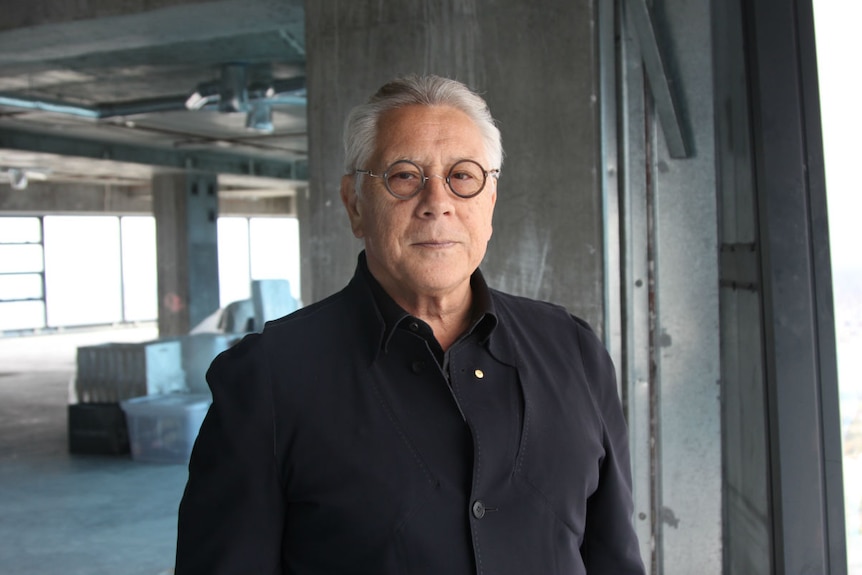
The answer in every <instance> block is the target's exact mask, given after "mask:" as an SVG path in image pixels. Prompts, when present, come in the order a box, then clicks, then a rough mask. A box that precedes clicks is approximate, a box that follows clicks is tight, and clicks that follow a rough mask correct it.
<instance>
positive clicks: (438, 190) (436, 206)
mask: <svg viewBox="0 0 862 575" xmlns="http://www.w3.org/2000/svg"><path fill="white" fill-rule="evenodd" d="M453 195H454V194H452V192H451V191H450V190H449V185H448V184H447V183H446V176H439V175H436V174H432V175H430V176H426V179H425V186H424V187H423V189H422V191H421V192H420V194H419V197H420V200H419V203H420V205H421V206H422V210H423V212H424V213H446V212H448V211H449V209H450V208H451V202H452V197H453Z"/></svg>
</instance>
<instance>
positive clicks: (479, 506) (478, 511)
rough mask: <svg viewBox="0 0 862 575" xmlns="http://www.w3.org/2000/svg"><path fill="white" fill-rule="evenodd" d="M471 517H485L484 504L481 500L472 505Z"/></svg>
mask: <svg viewBox="0 0 862 575" xmlns="http://www.w3.org/2000/svg"><path fill="white" fill-rule="evenodd" d="M473 517H475V518H476V519H482V518H483V517H485V504H484V503H482V501H481V500H476V501H475V502H474V503H473Z"/></svg>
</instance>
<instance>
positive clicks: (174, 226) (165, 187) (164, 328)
mask: <svg viewBox="0 0 862 575" xmlns="http://www.w3.org/2000/svg"><path fill="white" fill-rule="evenodd" d="M217 189H218V183H217V180H216V176H215V174H204V173H193V172H181V173H159V174H156V175H155V176H153V213H154V214H155V217H156V244H157V246H156V251H157V256H158V265H157V268H158V294H159V335H160V336H161V337H166V336H176V335H184V334H187V333H188V332H189V330H190V329H191V328H192V327H194V326H195V325H197V324H198V323H200V322H201V321H203V320H204V319H205V318H206V317H207V316H208V315H210V314H211V313H213V312H214V311H216V310H217V309H218V307H219V287H218V285H219V276H218V235H217V228H216V221H217V218H218V194H217Z"/></svg>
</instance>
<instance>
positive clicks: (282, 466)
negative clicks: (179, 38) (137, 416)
mask: <svg viewBox="0 0 862 575" xmlns="http://www.w3.org/2000/svg"><path fill="white" fill-rule="evenodd" d="M345 147H346V164H347V166H346V167H347V170H346V172H347V173H346V175H345V176H344V178H343V180H342V184H341V198H342V200H343V202H344V206H345V208H346V210H347V215H348V217H349V219H350V224H351V227H352V229H353V233H354V234H355V235H356V237H358V238H361V239H362V240H363V241H364V244H365V250H364V251H363V253H361V254H360V255H359V260H358V264H357V267H356V272H355V275H354V277H353V279H352V280H351V281H350V283H349V284H348V285H347V287H345V288H344V289H343V290H342V291H341V292H339V293H337V294H335V295H333V296H331V297H329V298H327V299H325V300H323V301H321V302H319V303H316V304H314V305H310V306H308V307H306V308H304V309H301V310H299V311H297V312H295V313H293V314H291V315H289V316H287V317H285V318H282V319H280V320H277V321H274V322H270V323H269V324H267V326H266V327H265V329H264V330H263V332H262V333H261V334H255V335H250V336H248V337H246V338H245V339H244V340H243V341H242V342H241V343H240V344H238V345H237V346H235V347H234V348H232V349H230V350H228V351H227V352H225V353H223V354H222V355H220V356H219V357H218V358H216V360H215V361H214V362H213V365H212V367H211V368H210V370H209V373H208V374H207V378H208V380H209V385H210V387H211V389H212V394H213V404H212V407H211V408H210V411H209V413H208V415H207V417H206V420H205V421H204V423H203V426H202V427H201V430H200V434H199V436H198V439H197V443H196V445H195V448H194V453H193V455H192V459H191V463H190V465H189V480H188V485H187V487H186V491H185V494H184V496H183V500H182V503H181V506H180V515H179V537H178V547H177V564H176V574H177V575H193V574H194V575H204V574H240V573H243V574H244V573H254V574H260V575H263V574H267V575H269V574H281V573H284V574H288V573H289V574H296V575H333V574H369V575H372V574H373V575H388V574H392V575H396V574H397V575H417V574H429V575H432V574H433V575H461V574H465V575H466V574H473V573H486V574H489V575H506V574H512V575H552V574H560V575H563V574H565V575H575V574H583V573H587V574H590V575H596V574H607V575H626V574H636V573H637V574H640V573H643V567H642V564H641V560H640V557H639V551H638V545H637V540H636V538H635V535H634V531H633V528H632V525H631V514H632V502H631V489H630V471H629V452H628V446H627V440H626V426H625V422H624V420H623V415H622V410H621V408H620V403H619V398H618V396H617V392H616V385H615V380H614V370H613V366H612V365H611V362H610V360H609V358H608V355H607V353H606V352H605V350H604V348H603V347H602V345H601V343H600V342H599V341H598V339H597V338H596V337H595V336H594V335H593V333H592V331H590V329H589V327H588V326H587V325H586V324H585V323H584V322H583V321H581V320H579V319H578V318H575V317H573V316H571V315H569V314H568V313H567V312H566V311H564V310H563V309H562V308H560V307H558V306H555V305H551V304H548V303H542V302H536V301H531V300H528V299H524V298H520V297H515V296H511V295H506V294H503V293H500V292H497V291H494V290H492V289H489V288H488V286H487V285H486V283H485V280H484V279H483V277H482V274H481V272H480V271H479V270H478V266H479V263H480V262H481V261H482V258H483V256H484V254H485V250H486V247H487V244H488V240H489V239H490V238H491V218H492V214H493V212H494V205H495V203H496V201H497V179H498V177H499V174H500V166H501V162H502V147H501V144H500V133H499V131H498V130H497V128H496V126H495V124H494V121H493V119H492V118H491V115H490V112H489V111H488V109H487V106H486V104H485V102H484V101H483V100H482V99H481V98H480V97H479V96H477V95H476V94H475V93H473V92H471V91H470V90H469V89H468V88H466V87H465V86H464V85H463V84H460V83H458V82H455V81H452V80H448V79H445V78H440V77H436V76H425V77H416V76H411V77H406V78H401V79H398V80H395V81H393V82H390V83H389V84H387V85H385V86H383V87H382V88H381V89H380V90H379V91H378V92H377V94H375V95H374V96H373V97H372V98H371V100H370V101H369V102H368V103H366V104H364V105H361V106H358V107H357V108H356V109H354V110H353V112H352V113H351V114H350V117H349V118H348V121H347V125H346V129H345Z"/></svg>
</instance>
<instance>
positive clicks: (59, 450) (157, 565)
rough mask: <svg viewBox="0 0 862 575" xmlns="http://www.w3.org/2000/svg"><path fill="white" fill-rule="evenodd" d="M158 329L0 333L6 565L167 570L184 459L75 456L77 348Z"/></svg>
mask: <svg viewBox="0 0 862 575" xmlns="http://www.w3.org/2000/svg"><path fill="white" fill-rule="evenodd" d="M153 337H155V332H154V329H153V328H152V327H145V328H143V329H136V330H129V329H124V330H119V331H111V332H94V331H86V332H81V333H78V334H74V333H73V334H70V333H65V334H58V335H48V336H27V337H21V338H0V566H2V567H0V571H2V572H3V573H10V574H12V573H14V574H15V575H51V574H62V575H167V574H170V573H172V572H173V563H174V551H175V543H176V512H177V506H178V505H179V501H180V497H181V496H182V490H183V487H184V486H185V481H186V477H187V471H186V466H185V465H156V464H147V463H140V462H135V461H132V459H131V458H130V456H128V455H118V456H83V455H71V454H69V451H68V438H67V403H68V389H69V382H70V380H71V378H72V377H73V375H74V369H75V364H74V357H75V355H74V354H75V350H76V349H77V346H78V345H91V344H93V343H100V342H107V341H146V340H148V339H152V338H153Z"/></svg>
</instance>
